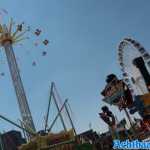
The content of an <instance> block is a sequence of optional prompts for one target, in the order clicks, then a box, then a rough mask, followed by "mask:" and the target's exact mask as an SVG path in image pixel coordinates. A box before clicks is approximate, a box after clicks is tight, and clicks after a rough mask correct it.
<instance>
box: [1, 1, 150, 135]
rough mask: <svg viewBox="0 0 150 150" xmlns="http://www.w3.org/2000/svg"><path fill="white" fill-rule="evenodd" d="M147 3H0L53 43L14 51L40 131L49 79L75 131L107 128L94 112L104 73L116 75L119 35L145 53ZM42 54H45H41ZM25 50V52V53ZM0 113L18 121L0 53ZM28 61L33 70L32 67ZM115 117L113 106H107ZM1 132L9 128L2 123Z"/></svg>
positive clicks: (148, 23)
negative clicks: (136, 43) (67, 103)
mask: <svg viewBox="0 0 150 150" xmlns="http://www.w3.org/2000/svg"><path fill="white" fill-rule="evenodd" d="M149 5H150V2H149V1H148V0H147V1H146V0H145V1H142V0H132V1H131V0H126V1H125V0H38V1H37V0H13V2H12V1H11V0H1V1H0V6H1V8H5V9H6V10H7V11H8V15H5V17H4V18H9V17H10V16H11V17H13V18H14V20H15V21H16V22H19V23H20V22H22V21H24V22H25V23H26V24H28V25H31V27H32V28H40V29H42V31H43V35H42V36H41V37H40V38H39V40H42V39H44V38H45V37H46V38H47V39H49V40H51V41H52V42H51V43H50V44H49V46H47V47H44V46H39V47H35V46H33V43H34V41H35V39H34V38H31V39H30V40H29V41H25V42H23V43H24V44H23V46H16V47H14V50H15V54H16V56H17V57H19V60H18V64H19V67H20V70H21V76H22V79H23V83H24V87H25V90H26V94H27V97H28V100H29V104H30V108H31V111H32V115H33V118H34V121H35V124H36V126H37V128H38V129H41V128H42V122H43V120H42V119H43V116H44V113H45V111H46V106H47V100H48V95H49V94H48V92H49V87H50V83H51V81H55V83H56V85H57V87H58V89H59V91H60V95H61V96H62V98H63V99H65V98H69V99H70V104H71V106H72V110H73V112H74V114H75V115H74V121H75V125H76V128H77V131H78V132H81V131H85V130H87V129H89V123H90V122H91V123H92V128H93V129H94V130H96V131H99V132H104V131H106V130H107V126H106V125H105V123H103V122H102V121H101V120H100V118H99V116H98V113H99V111H100V107H101V106H102V105H103V104H104V103H103V102H102V101H101V98H102V97H101V96H100V91H101V90H102V89H103V87H104V84H105V82H104V80H105V77H106V75H107V74H109V73H112V72H113V73H116V74H118V76H119V77H121V75H120V74H121V73H120V70H119V65H118V64H117V46H118V44H119V42H120V40H122V39H123V38H124V37H127V36H131V37H134V38H135V39H137V40H138V41H140V42H141V43H142V44H143V45H144V46H145V47H146V48H147V49H149V47H150V44H149V39H150V34H149V26H150V20H149V17H148V16H149V14H150V9H149ZM42 50H46V51H47V52H48V54H47V56H46V57H42V56H41V52H42ZM27 51H30V52H29V54H27ZM0 59H1V60H4V61H5V64H0V65H1V67H0V68H1V69H0V71H4V72H5V74H6V75H5V77H1V79H0V99H1V105H0V113H2V114H4V115H6V116H8V117H9V118H10V119H12V120H17V119H18V118H19V117H20V114H19V110H18V105H17V100H16V96H15V93H14V89H13V86H12V82H11V78H10V74H9V71H8V65H7V62H6V58H5V54H4V52H3V51H1V54H0ZM32 61H36V62H37V66H36V67H33V66H32ZM110 109H111V110H112V111H113V112H114V113H115V114H116V115H117V116H118V118H119V119H121V118H122V117H123V116H124V113H119V111H118V110H117V109H116V108H115V107H111V108H110ZM0 127H1V131H3V130H7V129H8V128H9V129H14V127H13V126H11V125H9V124H7V123H5V122H4V121H1V123H0Z"/></svg>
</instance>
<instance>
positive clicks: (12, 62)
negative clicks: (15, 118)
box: [0, 20, 35, 131]
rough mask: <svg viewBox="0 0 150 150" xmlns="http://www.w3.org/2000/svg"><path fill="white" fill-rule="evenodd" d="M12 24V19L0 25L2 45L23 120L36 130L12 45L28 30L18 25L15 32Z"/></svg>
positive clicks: (0, 41) (27, 126)
mask: <svg viewBox="0 0 150 150" xmlns="http://www.w3.org/2000/svg"><path fill="white" fill-rule="evenodd" d="M21 25H22V24H21ZM12 26H13V21H12V20H11V22H10V24H9V26H8V27H7V26H6V25H0V46H1V47H3V48H4V50H5V53H6V57H7V61H8V66H9V70H10V74H11V77H12V81H13V85H14V89H15V92H16V96H17V99H18V104H19V109H20V112H21V117H22V121H23V123H24V125H25V127H26V128H29V129H32V130H33V131H35V126H34V122H33V119H32V115H31V112H30V109H29V105H28V102H27V98H26V94H25V90H24V87H23V83H22V80H21V77H20V73H19V68H18V65H17V62H16V58H15V54H14V51H13V47H12V45H13V44H15V43H17V42H19V41H21V40H23V39H25V38H24V37H23V36H24V34H25V33H26V32H27V30H25V31H23V30H22V28H18V27H17V29H16V30H15V31H14V32H12Z"/></svg>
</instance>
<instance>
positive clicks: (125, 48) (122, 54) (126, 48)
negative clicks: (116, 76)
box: [118, 38, 150, 96]
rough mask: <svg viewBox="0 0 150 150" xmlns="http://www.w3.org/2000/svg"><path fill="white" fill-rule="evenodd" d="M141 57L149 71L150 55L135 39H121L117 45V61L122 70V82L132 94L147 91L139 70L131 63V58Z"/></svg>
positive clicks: (140, 93)
mask: <svg viewBox="0 0 150 150" xmlns="http://www.w3.org/2000/svg"><path fill="white" fill-rule="evenodd" d="M138 57H142V58H143V61H144V63H145V66H146V68H147V70H148V72H150V55H149V53H148V52H147V51H146V50H145V48H144V47H143V46H142V45H141V44H140V43H139V42H137V41H136V40H133V39H131V38H125V39H123V40H122V41H121V42H120V44H119V46H118V61H119V65H120V68H121V71H122V76H123V80H124V82H125V83H126V84H127V86H128V87H129V89H130V90H131V92H132V95H133V96H136V95H143V94H146V93H148V89H147V86H146V83H145V80H144V78H143V76H142V74H141V72H140V70H139V69H138V68H137V67H136V66H135V65H134V64H133V60H135V59H136V58H138Z"/></svg>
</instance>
